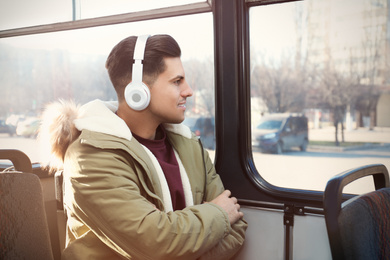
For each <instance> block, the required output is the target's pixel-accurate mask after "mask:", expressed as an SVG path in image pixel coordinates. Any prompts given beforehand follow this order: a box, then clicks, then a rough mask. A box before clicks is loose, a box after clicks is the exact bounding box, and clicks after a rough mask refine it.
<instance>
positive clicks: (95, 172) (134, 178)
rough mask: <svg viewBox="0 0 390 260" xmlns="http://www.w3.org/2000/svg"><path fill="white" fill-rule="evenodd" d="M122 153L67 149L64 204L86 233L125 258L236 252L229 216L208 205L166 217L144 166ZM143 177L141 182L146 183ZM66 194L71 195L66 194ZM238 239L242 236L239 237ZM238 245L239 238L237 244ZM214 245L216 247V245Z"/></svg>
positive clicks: (81, 147) (75, 145)
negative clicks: (146, 175)
mask: <svg viewBox="0 0 390 260" xmlns="http://www.w3.org/2000/svg"><path fill="white" fill-rule="evenodd" d="M126 156H128V155H127V153H126V152H125V151H123V150H120V149H118V150H115V149H113V150H107V149H99V148H97V147H93V146H90V145H87V144H82V142H76V143H73V144H72V146H71V147H69V149H68V151H67V155H66V159H65V168H64V174H65V178H66V179H67V180H66V181H67V182H65V186H66V187H65V192H67V193H68V194H66V195H65V199H64V202H65V205H66V207H67V210H68V212H69V213H68V214H70V215H69V216H71V217H74V218H77V221H78V222H81V223H83V227H81V228H80V227H70V228H71V229H77V230H78V232H79V234H77V236H83V234H82V233H83V232H84V234H86V233H87V232H88V233H90V231H92V232H93V234H94V235H95V236H96V237H98V238H99V240H100V241H102V242H103V243H104V244H105V245H107V246H108V247H110V248H111V249H112V250H114V251H115V252H117V253H118V254H119V255H122V256H124V257H125V258H133V259H145V260H147V259H153V260H156V259H170V260H175V259H186V260H191V259H197V258H199V257H200V256H201V255H204V254H205V253H206V252H208V251H210V250H211V249H212V248H216V249H215V252H218V251H220V250H223V249H224V248H230V247H232V249H229V250H233V248H236V244H238V242H237V241H238V240H237V238H236V239H233V238H234V237H237V234H239V233H240V232H242V230H241V231H240V232H238V231H237V232H236V231H233V230H234V229H233V230H232V228H231V227H230V224H229V220H228V219H227V214H226V212H224V211H223V210H222V209H221V208H219V207H218V206H216V205H213V204H211V203H209V204H201V205H195V206H192V207H188V208H186V209H184V210H181V211H175V212H168V213H164V212H162V211H160V210H158V209H157V208H156V205H158V202H159V201H160V198H159V197H158V196H157V195H155V194H154V193H153V192H151V191H152V190H153V188H152V187H155V186H159V185H158V184H156V183H150V180H149V181H148V179H147V178H146V177H143V175H145V174H146V173H145V172H140V171H142V169H143V168H144V167H148V166H147V165H143V166H142V167H140V165H137V164H138V163H137V162H135V161H129V160H128V159H126ZM144 179H145V180H144ZM69 195H70V196H69ZM238 237H239V238H240V239H241V237H242V234H241V235H239V236H238ZM240 242H241V240H240ZM217 244H218V245H217Z"/></svg>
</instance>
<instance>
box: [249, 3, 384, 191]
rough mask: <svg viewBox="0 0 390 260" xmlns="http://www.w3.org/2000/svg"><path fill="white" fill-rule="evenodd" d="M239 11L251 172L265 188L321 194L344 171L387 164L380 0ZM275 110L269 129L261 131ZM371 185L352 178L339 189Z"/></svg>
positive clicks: (302, 4)
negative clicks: (245, 19)
mask: <svg viewBox="0 0 390 260" xmlns="http://www.w3.org/2000/svg"><path fill="white" fill-rule="evenodd" d="M249 15H250V17H249V21H250V22H249V24H250V48H251V49H250V53H251V54H250V55H251V60H250V80H251V120H252V122H251V125H252V151H253V159H254V161H255V165H256V168H257V170H258V172H259V174H260V175H261V176H262V177H263V178H264V179H265V180H266V181H267V182H269V183H271V184H273V185H275V186H280V187H286V188H296V189H306V190H319V191H323V190H324V188H325V185H326V182H327V181H328V180H329V178H330V177H332V176H334V175H336V174H338V173H341V172H343V171H345V170H348V169H351V168H354V167H358V166H362V165H367V164H374V163H382V164H384V165H385V166H386V167H390V118H389V117H388V111H390V103H389V102H388V100H389V99H390V96H389V91H390V87H389V86H390V77H389V75H390V74H389V70H390V67H389V56H390V52H389V50H388V48H387V49H386V44H387V46H388V45H389V38H388V36H387V38H386V30H385V29H383V28H387V30H388V29H389V26H390V25H389V19H390V18H389V16H388V7H387V2H386V1H374V2H373V1H368V0H361V1H351V0H338V1H329V0H308V1H299V2H290V3H284V4H275V5H260V6H256V7H251V8H250V11H249ZM386 100H387V101H386ZM276 116H279V117H278V119H277V120H278V121H277V124H276V125H277V127H274V128H272V129H271V128H269V129H262V128H263V126H265V125H267V123H268V125H270V124H271V122H272V121H271V117H274V118H273V120H276V119H275V118H276ZM291 117H295V118H305V120H307V123H306V121H302V120H303V119H297V120H298V121H299V120H300V122H301V124H300V126H298V125H297V126H296V128H297V129H301V130H300V131H294V130H293V128H294V126H292V127H289V126H288V124H291V123H293V122H294V121H293V120H290V119H289V118H291ZM274 123H275V122H274ZM302 125H304V126H303V128H302ZM286 129H287V130H286ZM302 129H303V130H302ZM371 190H374V187H373V185H372V180H371V179H362V180H360V181H359V182H358V183H355V184H354V186H351V187H348V188H347V189H346V192H352V193H363V192H367V191H371Z"/></svg>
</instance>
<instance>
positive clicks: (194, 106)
mask: <svg viewBox="0 0 390 260" xmlns="http://www.w3.org/2000/svg"><path fill="white" fill-rule="evenodd" d="M141 34H152V35H153V34H170V35H171V36H173V37H174V38H175V39H176V41H177V42H178V43H179V45H180V47H181V51H182V57H181V58H182V62H183V66H184V68H185V72H186V80H187V82H188V83H189V85H190V86H191V87H192V88H193V90H194V95H193V97H191V98H189V99H188V102H187V113H188V114H187V115H186V116H187V117H209V118H213V117H214V95H213V93H214V91H213V90H214V86H213V84H214V73H213V67H214V61H213V26H212V15H211V13H202V14H194V15H186V16H180V17H172V18H164V19H155V20H148V21H142V22H133V23H124V24H118V25H109V26H100V27H92V28H87V29H79V30H69V31H59V32H55V33H45V34H33V35H27V36H19V37H10V38H2V39H0V53H1V55H0V66H1V70H0V85H1V94H2V102H1V104H0V119H2V120H4V122H6V124H7V125H9V126H10V129H13V130H14V132H13V134H9V133H8V132H6V131H5V130H4V133H0V146H1V148H2V149H4V148H12V149H20V150H22V151H24V152H25V153H26V154H27V155H28V156H29V157H30V159H31V160H32V162H38V161H40V159H41V158H40V155H39V153H37V143H36V139H35V138H36V135H37V130H38V127H39V122H38V120H39V117H40V115H41V112H42V110H43V108H44V107H45V106H46V105H47V104H48V103H50V102H53V101H56V100H59V99H64V100H74V101H75V102H76V103H78V104H85V103H87V102H89V101H91V100H94V99H101V100H116V99H117V97H116V93H115V90H114V88H113V86H112V85H111V82H110V80H109V77H108V74H107V71H106V69H105V61H106V58H107V56H108V54H109V52H110V51H111V49H112V48H113V47H114V46H115V44H117V43H118V42H119V41H120V40H122V39H124V38H126V37H128V36H131V35H141ZM11 126H12V127H11ZM7 131H8V130H7ZM211 142H213V140H211ZM210 147H214V145H212V144H210Z"/></svg>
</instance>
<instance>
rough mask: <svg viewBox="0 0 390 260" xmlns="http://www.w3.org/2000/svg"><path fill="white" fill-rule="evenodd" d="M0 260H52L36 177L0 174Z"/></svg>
mask: <svg viewBox="0 0 390 260" xmlns="http://www.w3.org/2000/svg"><path fill="white" fill-rule="evenodd" d="M0 194H1V195H0V197H1V199H0V259H4V260H5V259H40V260H46V259H53V253H52V249H51V243H50V236H49V229H48V225H47V220H46V214H45V208H44V202H43V195H42V186H41V183H40V180H39V178H38V176H37V175H35V174H32V173H24V172H17V171H13V172H1V173H0Z"/></svg>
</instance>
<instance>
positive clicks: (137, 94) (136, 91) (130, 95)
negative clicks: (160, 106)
mask: <svg viewBox="0 0 390 260" xmlns="http://www.w3.org/2000/svg"><path fill="white" fill-rule="evenodd" d="M125 99H126V103H127V104H128V105H129V106H130V107H131V108H132V109H134V110H137V111H140V110H144V109H145V108H147V107H148V106H149V103H150V91H149V88H148V86H146V85H145V84H144V83H142V82H141V83H136V84H135V83H132V82H130V84H129V85H127V86H126V88H125Z"/></svg>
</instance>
